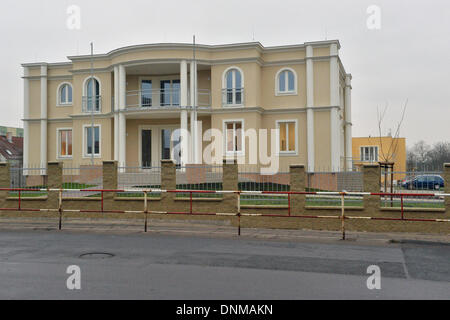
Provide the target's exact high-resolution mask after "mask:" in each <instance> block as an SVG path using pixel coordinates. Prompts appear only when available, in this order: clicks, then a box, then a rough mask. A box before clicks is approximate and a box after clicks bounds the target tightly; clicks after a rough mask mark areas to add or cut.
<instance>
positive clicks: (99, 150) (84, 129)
mask: <svg viewBox="0 0 450 320" xmlns="http://www.w3.org/2000/svg"><path fill="white" fill-rule="evenodd" d="M91 127H92V125H91V124H84V125H83V158H84V159H90V158H91V157H92V155H91V154H89V153H87V143H86V142H87V141H86V139H87V132H86V128H91ZM95 127H98V128H99V129H98V141H99V144H98V154H97V153H94V158H100V157H101V156H102V125H101V124H97V123H94V128H95ZM94 137H95V135H94V134H93V135H92V139H93V142H94V144H93V145H92V149H93V151H94V150H95V147H94V146H95V140H94ZM94 152H95V151H94ZM72 153H73V152H72Z"/></svg>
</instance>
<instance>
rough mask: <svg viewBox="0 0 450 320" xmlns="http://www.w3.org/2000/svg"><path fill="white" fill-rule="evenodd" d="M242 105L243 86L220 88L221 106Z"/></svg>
mask: <svg viewBox="0 0 450 320" xmlns="http://www.w3.org/2000/svg"><path fill="white" fill-rule="evenodd" d="M243 105H244V88H230V89H222V106H224V107H240V106H243Z"/></svg>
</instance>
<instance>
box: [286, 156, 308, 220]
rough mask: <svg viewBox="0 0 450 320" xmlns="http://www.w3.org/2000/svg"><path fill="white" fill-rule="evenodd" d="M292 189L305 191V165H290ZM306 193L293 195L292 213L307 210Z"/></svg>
mask: <svg viewBox="0 0 450 320" xmlns="http://www.w3.org/2000/svg"><path fill="white" fill-rule="evenodd" d="M289 176H290V185H291V189H290V190H291V191H294V192H304V191H305V187H306V176H305V165H303V164H294V165H291V166H289ZM305 205H306V195H304V194H293V195H291V214H295V213H299V214H300V213H302V212H303V211H304V210H305Z"/></svg>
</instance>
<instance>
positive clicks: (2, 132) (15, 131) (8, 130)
mask: <svg viewBox="0 0 450 320" xmlns="http://www.w3.org/2000/svg"><path fill="white" fill-rule="evenodd" d="M8 134H11V135H12V136H13V137H19V138H23V128H14V127H5V126H0V136H7V135H8Z"/></svg>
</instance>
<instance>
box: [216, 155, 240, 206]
mask: <svg viewBox="0 0 450 320" xmlns="http://www.w3.org/2000/svg"><path fill="white" fill-rule="evenodd" d="M222 181H223V182H222V187H223V190H225V191H234V190H238V188H239V181H238V165H237V161H236V160H234V161H233V162H230V161H229V160H224V161H223V166H222ZM237 200H238V195H237V194H234V193H229V194H224V195H223V201H222V205H221V208H220V209H218V210H216V212H222V213H234V212H237V210H238V207H237Z"/></svg>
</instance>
